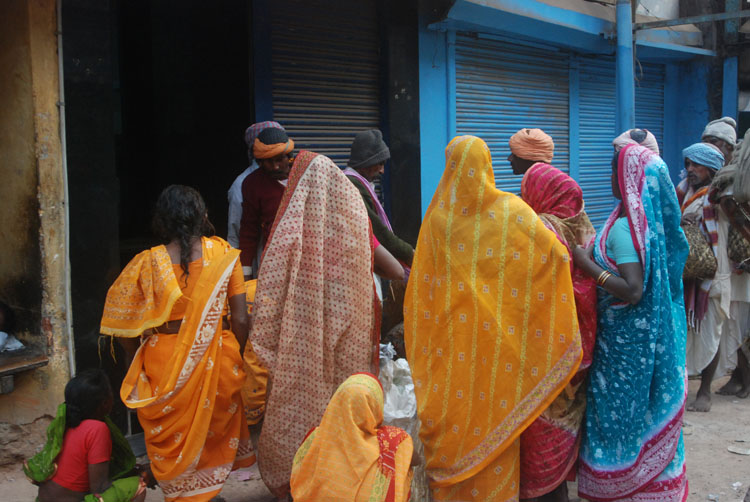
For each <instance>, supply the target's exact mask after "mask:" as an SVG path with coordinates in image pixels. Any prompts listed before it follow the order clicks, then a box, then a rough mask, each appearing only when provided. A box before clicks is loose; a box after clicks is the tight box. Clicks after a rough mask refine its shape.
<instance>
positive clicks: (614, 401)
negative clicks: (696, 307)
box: [573, 145, 688, 502]
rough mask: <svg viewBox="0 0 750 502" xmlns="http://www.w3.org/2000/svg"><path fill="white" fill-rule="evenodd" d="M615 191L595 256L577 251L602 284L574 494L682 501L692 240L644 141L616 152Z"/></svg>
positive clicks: (663, 168) (658, 160)
mask: <svg viewBox="0 0 750 502" xmlns="http://www.w3.org/2000/svg"><path fill="white" fill-rule="evenodd" d="M613 164H614V163H613ZM613 167H615V166H613ZM612 191H613V194H614V195H615V197H617V198H619V199H621V203H620V204H619V205H618V206H617V208H616V209H615V210H614V212H613V213H612V215H610V217H609V219H608V220H607V223H606V224H605V225H604V228H603V230H602V231H601V233H600V234H599V235H598V236H597V239H596V242H595V244H594V249H593V260H592V259H591V257H590V252H591V251H590V250H584V249H582V248H579V249H577V250H575V251H574V253H573V254H574V259H575V260H576V264H579V262H580V263H582V264H583V265H584V266H585V269H586V270H588V273H589V274H590V275H592V276H593V277H596V278H597V283H598V284H599V286H600V290H599V300H598V316H599V326H598V332H597V339H596V348H595V350H594V360H593V363H592V366H591V369H590V373H589V375H590V381H589V387H588V393H587V407H586V417H585V434H584V437H583V442H582V445H581V456H580V465H579V473H578V474H579V481H578V491H579V494H580V496H581V497H584V498H586V499H589V500H594V501H611V500H632V501H657V500H658V501H661V502H682V501H684V500H686V498H687V493H688V491H687V478H686V476H685V450H684V446H683V443H682V432H681V426H682V415H683V412H684V409H685V398H686V388H687V387H686V383H687V374H686V371H685V336H686V321H685V307H684V300H683V289H682V269H683V268H684V265H685V259H686V258H687V253H688V245H687V240H686V239H685V235H684V233H683V232H682V229H681V228H680V207H679V205H678V203H677V197H676V195H675V189H674V186H673V185H672V182H671V180H670V178H669V173H668V170H667V166H666V164H664V161H663V160H662V159H661V158H660V157H659V156H658V155H656V154H655V153H653V152H651V151H650V150H648V149H646V148H644V147H642V146H637V145H633V146H628V147H626V148H624V149H623V150H621V151H620V153H619V155H618V157H617V163H616V169H614V170H613V176H612ZM628 237H629V238H628ZM618 238H619V242H618ZM622 249H625V252H624V253H623V252H622V251H621V250H622ZM628 249H629V250H630V253H631V254H630V256H632V259H630V260H627V259H625V258H622V256H623V254H626V255H627V254H628ZM618 252H619V255H618V254H617V253H618ZM582 268H583V267H582ZM633 271H635V274H633V273H632V272H633ZM633 275H635V276H638V279H639V281H635V282H634V281H633V280H632V276H633ZM629 276H630V277H629ZM634 284H635V285H636V286H635V287H634ZM628 288H629V289H628Z"/></svg>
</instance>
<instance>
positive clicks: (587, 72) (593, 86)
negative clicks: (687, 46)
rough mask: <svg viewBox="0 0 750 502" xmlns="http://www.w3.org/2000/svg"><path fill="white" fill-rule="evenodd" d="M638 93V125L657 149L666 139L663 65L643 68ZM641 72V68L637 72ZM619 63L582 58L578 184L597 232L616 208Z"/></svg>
mask: <svg viewBox="0 0 750 502" xmlns="http://www.w3.org/2000/svg"><path fill="white" fill-rule="evenodd" d="M642 68H643V74H642V75H641V74H640V72H638V71H637V76H638V75H640V80H639V82H637V83H636V89H635V122H636V123H635V125H636V127H639V128H645V129H648V130H649V131H651V132H652V133H653V134H654V136H656V140H657V142H658V143H659V146H660V147H661V146H662V141H663V139H664V65H655V64H643V66H642ZM637 69H638V68H637ZM615 79H616V76H615V61H614V59H613V58H610V57H582V58H581V59H580V99H579V114H580V115H579V116H580V162H579V176H578V183H579V184H580V185H581V189H582V190H583V198H584V200H585V201H586V212H587V213H588V215H589V218H591V221H592V223H593V224H594V226H595V227H597V229H598V228H599V227H600V226H601V225H602V224H603V223H604V222H605V221H606V219H607V217H608V216H609V214H610V213H611V212H612V209H613V208H614V205H615V202H616V201H615V199H614V197H613V196H612V181H611V174H612V164H611V161H612V156H613V155H614V149H613V148H612V140H613V139H614V138H615V137H616V136H617V135H618V134H620V133H621V132H622V131H616V130H615V127H616V123H615V114H616V109H617V102H616V99H617V98H616V91H615V89H616V80H615Z"/></svg>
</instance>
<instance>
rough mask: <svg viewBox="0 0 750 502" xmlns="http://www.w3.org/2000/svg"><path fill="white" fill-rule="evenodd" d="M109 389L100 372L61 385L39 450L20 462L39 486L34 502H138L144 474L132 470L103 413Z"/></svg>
mask: <svg viewBox="0 0 750 502" xmlns="http://www.w3.org/2000/svg"><path fill="white" fill-rule="evenodd" d="M112 403H113V397H112V388H111V387H110V385H109V379H108V378H107V375H106V374H104V372H103V371H101V370H86V371H82V372H81V373H79V374H78V375H76V376H75V377H73V378H72V379H71V380H70V381H69V382H68V384H67V385H66V386H65V402H64V403H63V404H61V405H60V406H59V407H58V408H57V416H56V417H55V419H54V420H53V421H52V423H51V424H50V426H49V427H48V428H47V443H46V444H45V445H44V449H43V450H42V451H41V452H39V453H38V454H37V455H35V456H34V457H32V458H31V459H29V460H28V462H25V463H24V472H25V473H26V475H27V476H28V478H29V480H30V481H31V482H32V483H34V484H37V485H39V493H38V497H37V502H80V501H85V502H130V501H135V502H143V501H144V500H145V499H146V482H145V480H144V479H143V478H145V476H143V477H141V476H137V475H136V476H130V477H123V476H125V475H129V474H131V473H133V472H134V470H133V469H134V467H135V456H134V455H133V452H132V450H131V449H130V445H129V444H128V442H127V440H126V439H125V437H124V436H123V435H122V433H121V432H120V430H119V429H118V428H117V426H115V425H114V423H112V421H110V420H109V418H108V417H107V415H108V414H109V412H110V411H112Z"/></svg>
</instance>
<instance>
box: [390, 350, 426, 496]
mask: <svg viewBox="0 0 750 502" xmlns="http://www.w3.org/2000/svg"><path fill="white" fill-rule="evenodd" d="M395 355H396V350H395V349H394V348H393V345H391V344H390V343H388V344H385V345H382V344H381V345H380V383H381V384H382V385H383V394H384V398H385V399H384V405H383V423H384V424H386V425H392V426H395V427H399V428H401V429H403V430H405V431H406V432H408V433H409V435H410V436H411V439H412V443H413V444H414V451H415V452H416V453H417V455H418V456H419V457H422V458H423V457H424V446H423V445H422V442H421V441H420V440H419V417H417V396H416V395H415V394H414V382H413V381H412V379H411V368H409V363H408V362H407V360H406V359H396V360H395V361H394V360H393V357H394V356H395ZM429 500H430V492H429V488H428V485H427V474H426V472H425V466H424V464H422V465H418V466H416V467H414V476H413V478H412V483H411V501H412V502H428V501H429Z"/></svg>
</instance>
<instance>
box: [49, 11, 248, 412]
mask: <svg viewBox="0 0 750 502" xmlns="http://www.w3.org/2000/svg"><path fill="white" fill-rule="evenodd" d="M250 15H251V13H250V2H246V1H241V0H219V1H215V2H205V1H198V0H179V1H178V0H160V1H159V2H152V1H149V0H109V1H106V0H105V1H102V0H64V2H63V13H62V22H63V27H64V42H63V43H64V45H63V57H64V72H65V100H66V119H67V124H66V132H67V158H68V179H69V193H70V226H71V250H70V261H71V276H72V295H73V329H74V333H75V341H76V365H77V367H78V369H79V370H80V369H84V368H87V367H96V366H102V367H104V368H105V369H107V370H108V372H109V373H110V377H111V378H112V384H113V387H115V388H119V385H120V382H121V380H122V377H123V375H124V372H125V367H124V365H123V361H122V357H121V355H120V354H119V353H117V351H115V352H116V354H117V363H116V364H115V363H114V362H113V360H112V357H110V355H109V353H110V347H109V346H108V345H107V346H106V347H105V346H104V345H103V344H102V346H101V348H100V347H98V346H97V341H98V335H99V322H100V318H101V313H102V307H103V304H104V298H105V296H106V293H107V290H108V288H109V286H110V285H111V284H112V281H113V280H114V279H115V278H116V277H117V275H118V274H119V272H120V270H121V269H122V267H123V266H124V265H125V264H126V263H127V262H128V260H130V259H131V258H132V257H133V256H134V255H135V254H136V253H137V252H139V251H141V250H143V249H146V248H148V247H150V246H152V245H154V244H156V243H155V242H154V239H153V237H152V234H151V231H150V219H151V210H152V207H153V204H154V202H155V200H156V197H157V196H158V194H159V192H160V191H161V190H162V189H163V188H164V187H166V186H167V185H170V184H173V183H178V184H185V185H190V186H193V187H195V188H197V189H198V190H199V191H200V192H201V193H202V194H203V196H204V198H205V199H206V203H207V206H208V210H209V216H210V218H211V220H212V221H213V223H214V225H215V226H216V231H217V234H218V235H220V236H225V234H226V218H227V190H228V188H229V186H230V184H231V183H232V181H233V180H234V178H235V176H237V174H239V173H240V172H241V171H242V170H243V169H244V168H245V167H247V155H246V148H245V145H244V140H243V136H244V130H245V128H246V127H247V126H248V125H249V124H250V123H252V122H253V120H252V118H253V117H254V110H253V105H252V100H251V96H252V95H253V88H252V84H251V83H252V81H253V79H252V78H251V77H252V76H251V71H252V70H251V68H252V61H251V60H250V58H251V54H252V50H251V46H250V41H251V36H250V31H249V30H250V28H249V27H250V26H251V23H250ZM115 418H116V419H117V422H118V423H119V424H120V425H122V426H124V425H125V414H124V408H120V409H119V410H116V414H115Z"/></svg>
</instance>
